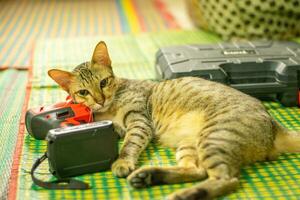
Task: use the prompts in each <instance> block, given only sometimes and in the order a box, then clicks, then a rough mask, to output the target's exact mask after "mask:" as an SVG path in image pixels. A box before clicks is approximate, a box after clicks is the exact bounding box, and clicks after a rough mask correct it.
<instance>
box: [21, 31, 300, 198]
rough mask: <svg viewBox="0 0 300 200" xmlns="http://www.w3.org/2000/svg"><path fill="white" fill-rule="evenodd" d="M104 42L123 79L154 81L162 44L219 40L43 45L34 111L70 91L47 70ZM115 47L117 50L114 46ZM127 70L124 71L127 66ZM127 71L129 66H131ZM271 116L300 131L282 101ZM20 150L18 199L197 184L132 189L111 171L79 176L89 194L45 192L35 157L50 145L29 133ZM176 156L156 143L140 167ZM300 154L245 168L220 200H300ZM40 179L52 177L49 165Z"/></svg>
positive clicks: (186, 36) (149, 194)
mask: <svg viewBox="0 0 300 200" xmlns="http://www.w3.org/2000/svg"><path fill="white" fill-rule="evenodd" d="M103 38H104V40H105V41H106V42H107V43H108V47H109V49H110V54H111V57H112V61H113V67H114V69H115V70H116V72H117V74H118V75H122V76H124V77H129V78H133V77H134V78H151V79H152V78H155V75H154V74H153V71H154V63H153V62H154V53H155V52H156V50H157V48H158V47H159V46H163V45H170V44H181V43H199V42H200V43H208V42H215V41H217V40H218V39H217V38H215V37H213V36H211V35H209V34H207V33H203V32H198V31H180V32H172V33H159V34H144V35H128V36H125V37H99V38H78V39H68V40H62V39H55V40H49V41H40V42H39V43H38V44H37V48H36V52H35V54H34V71H33V75H34V79H33V80H34V83H33V85H34V87H33V88H32V90H31V96H30V102H29V107H36V106H40V105H48V104H51V103H55V102H58V101H62V100H64V99H65V96H66V93H65V92H63V91H62V90H61V89H59V88H56V85H55V83H54V82H52V81H51V80H50V78H48V77H47V75H46V74H47V73H46V71H47V70H48V69H49V68H51V67H53V66H56V65H58V66H59V67H61V68H62V69H68V70H70V69H72V68H73V67H74V66H75V65H77V64H79V63H81V62H83V61H86V60H88V59H89V58H90V55H91V52H92V50H93V48H94V46H95V44H96V43H97V42H98V41H99V40H102V39H103ZM115 45H116V46H115ZM122 67H123V68H122ZM126 67H127V68H126ZM265 106H266V107H267V109H268V110H269V112H270V113H271V114H272V115H273V116H274V117H275V118H276V119H277V120H278V121H280V123H282V124H283V125H284V126H286V127H287V128H290V129H294V130H300V110H299V109H298V108H295V107H294V108H285V107H282V106H281V105H280V104H278V103H274V102H265ZM25 134H26V136H25V137H24V141H23V142H24V143H23V147H22V151H21V157H20V166H19V175H18V179H17V181H16V184H17V185H16V191H15V193H16V197H17V199H20V200H23V199H108V200H111V199H126V200H127V199H129V200H130V199H133V200H136V199H143V200H146V199H155V200H156V199H157V200H159V199H165V198H166V196H167V195H168V194H170V193H172V192H174V191H176V190H178V189H181V188H187V187H189V186H192V185H194V184H196V183H186V184H174V185H163V186H155V187H151V188H147V189H140V190H137V189H133V188H131V187H130V186H129V185H128V183H127V182H126V180H125V179H119V178H116V177H114V176H113V175H112V173H111V172H110V171H107V172H99V173H95V174H88V175H83V176H79V177H77V178H78V179H80V180H84V181H86V182H88V183H90V184H91V186H92V189H91V190H88V191H71V190H65V191H62V190H56V191H55V190H46V189H42V188H40V187H38V186H35V185H34V184H33V182H32V181H31V177H30V174H29V170H30V168H31V166H32V164H33V162H34V161H35V159H36V158H38V157H39V156H41V155H42V153H43V152H44V151H45V147H46V146H45V145H46V143H45V142H44V141H36V140H34V139H33V138H31V137H30V136H29V135H28V134H27V133H25ZM174 164H175V159H174V152H173V150H172V149H169V148H163V147H161V146H158V145H157V144H150V146H149V147H148V148H147V149H146V150H145V152H143V153H142V155H141V158H140V161H139V165H140V166H150V165H154V166H168V165H174ZM299 166H300V154H284V155H282V156H280V157H279V159H278V160H277V161H272V162H260V163H255V164H253V165H250V166H245V167H244V168H243V169H242V170H241V177H240V180H241V182H240V188H239V189H238V190H237V191H235V192H234V193H232V194H229V195H227V196H225V197H222V198H221V199H299V198H300V182H299V180H300V169H299ZM37 174H38V176H39V177H40V178H42V179H45V180H49V179H51V178H53V177H52V176H51V174H50V173H49V171H48V166H47V163H44V164H43V165H42V166H41V167H40V169H39V171H38V172H37Z"/></svg>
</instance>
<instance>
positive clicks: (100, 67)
mask: <svg viewBox="0 0 300 200" xmlns="http://www.w3.org/2000/svg"><path fill="white" fill-rule="evenodd" d="M48 74H49V76H50V77H51V78H52V79H53V80H54V81H55V82H57V83H58V84H59V85H60V86H61V87H62V88H63V89H64V90H65V91H67V92H68V93H69V94H70V95H71V97H72V98H73V100H74V101H75V102H77V103H83V104H84V105H86V106H88V107H90V108H91V109H92V110H93V111H94V112H104V111H106V110H107V109H108V108H109V107H110V105H111V103H112V101H113V97H114V93H115V92H116V90H117V79H116V78H115V76H114V74H113V71H112V67H111V60H110V58H109V54H108V50H107V47H106V44H105V43H104V42H102V41H101V42H99V43H98V44H97V46H96V47H95V50H94V53H93V56H92V60H91V62H85V63H82V64H80V65H78V66H77V67H76V68H75V69H74V70H73V72H67V71H63V70H59V69H51V70H49V71H48Z"/></svg>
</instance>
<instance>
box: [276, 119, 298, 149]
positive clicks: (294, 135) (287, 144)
mask: <svg viewBox="0 0 300 200" xmlns="http://www.w3.org/2000/svg"><path fill="white" fill-rule="evenodd" d="M274 130H275V133H276V137H275V141H274V147H275V150H276V152H277V153H279V154H280V153H296V152H300V132H299V131H291V130H288V129H286V128H284V127H282V126H281V125H280V124H278V123H277V122H275V123H274Z"/></svg>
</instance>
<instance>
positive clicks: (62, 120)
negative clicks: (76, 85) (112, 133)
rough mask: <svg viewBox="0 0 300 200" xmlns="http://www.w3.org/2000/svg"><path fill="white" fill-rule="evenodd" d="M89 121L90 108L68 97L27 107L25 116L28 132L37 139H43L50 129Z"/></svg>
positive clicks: (90, 115) (91, 117)
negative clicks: (44, 104) (34, 106)
mask: <svg viewBox="0 0 300 200" xmlns="http://www.w3.org/2000/svg"><path fill="white" fill-rule="evenodd" d="M89 122H93V113H92V111H91V109H90V108H88V107H87V106H85V105H83V104H76V103H74V102H73V101H72V99H71V98H70V97H67V99H66V101H64V102H59V103H56V104H53V105H50V106H41V107H38V108H32V109H29V110H28V111H27V112H26V116H25V123H26V128H27V131H28V133H29V134H30V135H32V136H33V137H34V138H36V139H39V140H43V139H45V137H46V135H47V133H48V131H49V130H50V129H54V128H59V127H66V126H75V125H80V124H84V123H89Z"/></svg>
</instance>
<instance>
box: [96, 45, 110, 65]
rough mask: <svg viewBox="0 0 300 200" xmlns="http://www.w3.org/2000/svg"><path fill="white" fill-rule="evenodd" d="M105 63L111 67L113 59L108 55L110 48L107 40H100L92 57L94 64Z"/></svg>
mask: <svg viewBox="0 0 300 200" xmlns="http://www.w3.org/2000/svg"><path fill="white" fill-rule="evenodd" d="M95 63H96V64H99V65H104V66H106V67H111V61H110V58H109V55H108V50H107V47H106V44H105V42H103V41H101V42H99V43H98V44H97V45H96V47H95V50H94V53H93V57H92V65H94V64H95Z"/></svg>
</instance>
